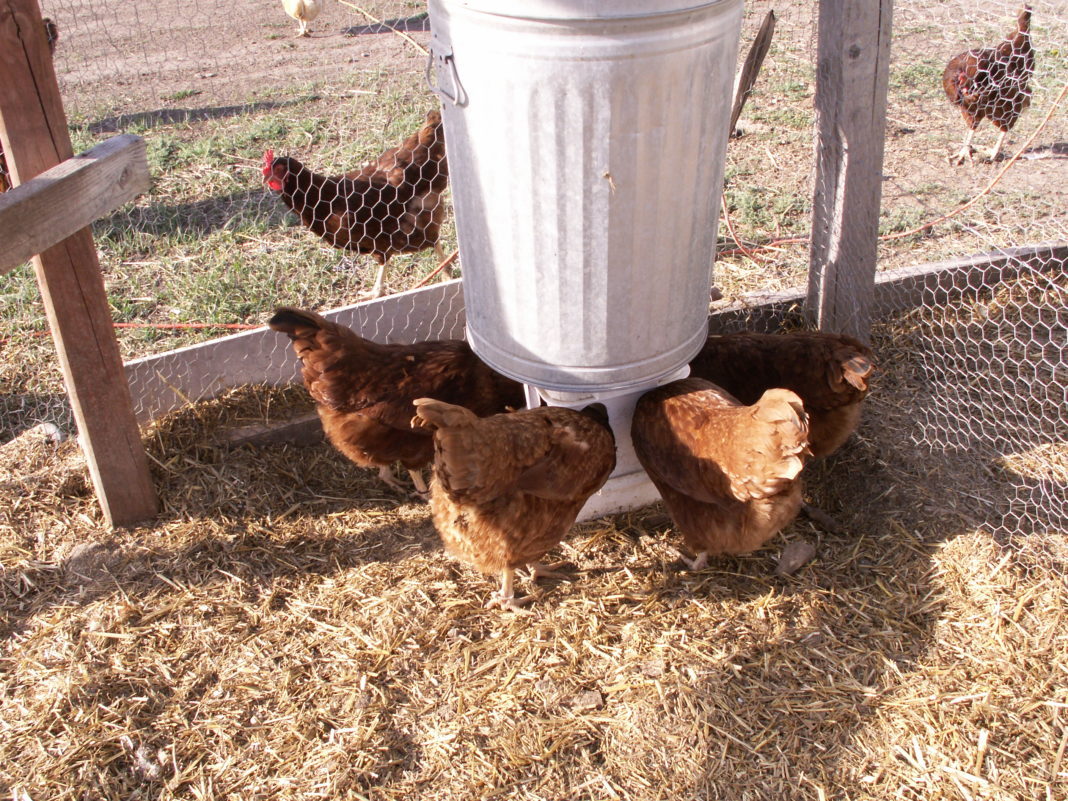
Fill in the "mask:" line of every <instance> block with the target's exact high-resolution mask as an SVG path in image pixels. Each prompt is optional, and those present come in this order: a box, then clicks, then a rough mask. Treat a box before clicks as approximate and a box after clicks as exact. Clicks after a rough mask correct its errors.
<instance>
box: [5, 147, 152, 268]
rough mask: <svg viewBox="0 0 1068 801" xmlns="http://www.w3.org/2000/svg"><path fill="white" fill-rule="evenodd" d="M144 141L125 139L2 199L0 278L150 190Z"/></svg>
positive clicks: (33, 180)
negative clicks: (1, 275)
mask: <svg viewBox="0 0 1068 801" xmlns="http://www.w3.org/2000/svg"><path fill="white" fill-rule="evenodd" d="M151 180H152V179H151V177H150V175H149V172H148V150H147V147H146V145H145V142H144V140H143V139H141V138H140V137H139V136H133V135H132V134H123V135H122V136H116V137H113V138H112V139H109V140H107V141H106V142H103V143H101V144H99V145H97V146H96V147H94V148H92V149H91V150H87V151H85V152H84V153H80V154H79V155H77V156H75V157H74V158H71V159H67V160H66V161H64V162H62V163H60V164H57V165H56V166H55V167H53V168H52V169H50V170H45V171H44V172H43V173H41V174H40V175H38V176H37V177H36V178H31V179H30V180H29V181H25V182H24V183H23V184H22V185H21V186H17V187H15V188H14V189H12V190H11V191H9V192H5V193H3V194H2V195H0V242H3V243H4V247H3V250H0V274H2V273H5V272H7V271H8V270H11V269H14V268H15V267H17V266H18V265H20V264H23V263H25V262H27V261H29V260H30V258H32V257H33V256H35V255H36V254H38V253H40V252H41V251H42V250H45V249H47V248H48V247H50V246H51V245H54V244H55V243H56V242H57V241H59V240H61V239H66V238H67V237H68V236H71V235H72V234H74V233H75V232H76V231H79V230H81V229H82V228H85V227H87V226H88V225H90V224H91V223H92V222H93V221H94V220H98V219H100V218H101V217H103V216H104V215H106V214H109V213H110V212H112V211H114V210H115V209H117V208H118V207H119V206H121V205H122V204H124V203H127V202H129V201H131V200H133V199H134V198H135V197H137V196H138V195H140V194H141V193H143V192H147V191H148V189H149V186H150V185H151Z"/></svg>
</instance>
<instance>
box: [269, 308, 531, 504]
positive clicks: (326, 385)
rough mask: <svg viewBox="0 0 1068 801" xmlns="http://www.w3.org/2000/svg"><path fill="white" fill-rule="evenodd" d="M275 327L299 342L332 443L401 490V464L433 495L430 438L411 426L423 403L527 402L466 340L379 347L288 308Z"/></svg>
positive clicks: (307, 380)
mask: <svg viewBox="0 0 1068 801" xmlns="http://www.w3.org/2000/svg"><path fill="white" fill-rule="evenodd" d="M268 325H270V327H271V328H273V329H274V330H275V331H281V332H283V333H285V334H287V335H288V336H289V338H290V339H291V340H293V349H294V350H295V351H296V353H297V356H299V357H300V360H301V364H302V367H301V373H302V375H303V377H304V385H305V386H306V387H307V388H308V392H309V393H310V394H311V396H312V398H313V399H314V400H315V403H316V408H317V410H318V412H319V417H320V419H321V420H322V421H323V431H324V432H325V433H326V437H327V439H329V440H330V442H331V443H332V444H333V445H334V447H336V448H337V449H338V450H339V451H341V452H342V453H343V454H345V456H347V457H348V458H349V459H351V460H352V461H354V462H355V463H356V464H358V465H361V466H363V467H378V468H379V471H378V474H379V477H380V478H381V479H382V480H383V481H384V482H386V483H387V484H388V485H389V486H391V487H394V488H395V489H403V488H402V487H401V485H400V484H399V483H398V481H397V479H396V477H395V476H394V475H393V472H392V470H391V468H390V466H391V465H392V464H393V463H394V462H400V463H401V464H403V465H404V467H405V468H407V470H408V472H409V474H410V475H411V477H412V481H413V482H414V483H415V487H416V489H417V490H418V491H419V492H420V493H425V492H426V491H427V487H426V484H425V482H424V481H423V477H422V475H421V474H420V473H419V469H420V468H422V467H424V466H426V465H428V464H429V463H430V461H431V459H432V458H433V455H434V444H433V438H432V436H431V432H429V431H427V430H425V429H422V428H413V427H412V425H411V420H412V415H413V414H414V412H415V410H414V407H413V406H412V401H413V400H415V399H416V398H423V397H428V396H429V397H435V398H441V399H443V400H446V401H450V402H453V403H461V404H464V405H465V406H467V407H468V408H470V409H471V410H472V411H473V412H474V413H475V414H477V415H489V414H496V413H497V412H503V411H506V410H507V409H509V408H521V407H522V406H523V404H524V394H523V385H522V384H519V383H517V382H515V381H512V380H511V379H509V378H505V377H504V376H502V375H499V374H497V373H495V372H494V371H493V370H491V369H490V368H489V367H487V366H486V365H485V364H484V363H483V362H482V361H481V360H480V359H479V358H478V357H477V356H475V354H474V353H473V352H472V351H471V348H470V347H469V346H468V344H467V343H466V342H463V341H461V340H440V341H432V342H419V343H416V344H414V345H379V344H377V343H375V342H371V341H370V340H367V339H364V338H363V337H361V336H359V335H358V334H356V332H354V331H352V330H351V329H349V328H346V327H345V326H343V325H338V324H337V323H332V322H330V321H329V320H327V319H326V318H324V317H321V316H319V315H318V314H314V313H313V312H308V311H301V310H300V309H293V308H288V307H283V308H280V309H278V310H277V311H276V312H275V315H274V316H273V317H272V318H271V319H270V321H269V322H268Z"/></svg>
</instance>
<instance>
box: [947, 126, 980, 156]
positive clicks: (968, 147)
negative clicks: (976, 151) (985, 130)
mask: <svg viewBox="0 0 1068 801" xmlns="http://www.w3.org/2000/svg"><path fill="white" fill-rule="evenodd" d="M973 136H975V129H974V128H968V134H967V136H965V137H964V144H963V145H961V148H960V150H958V151H957V152H956V154H955V155H952V156H950V157H949V162H950V164H958V165H959V164H963V163H964V161H965V159H967V160H968V161H971V160H972V152H973V151H972V137H973Z"/></svg>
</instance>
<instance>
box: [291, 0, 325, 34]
mask: <svg viewBox="0 0 1068 801" xmlns="http://www.w3.org/2000/svg"><path fill="white" fill-rule="evenodd" d="M282 8H284V9H285V12H286V13H287V14H288V15H289V16H291V17H292V18H293V19H295V20H296V21H297V22H298V23H299V27H298V28H297V36H310V35H311V34H310V32H309V31H308V24H309V23H310V22H312V21H314V20H315V18H316V17H318V16H319V12H320V11H322V10H323V4H322V0H282Z"/></svg>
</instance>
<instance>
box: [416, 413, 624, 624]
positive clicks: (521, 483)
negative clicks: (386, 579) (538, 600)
mask: <svg viewBox="0 0 1068 801" xmlns="http://www.w3.org/2000/svg"><path fill="white" fill-rule="evenodd" d="M415 408H416V414H417V415H418V418H419V420H420V421H422V424H423V425H425V426H427V427H428V428H432V429H434V477H433V480H432V481H431V485H430V507H431V511H432V512H433V516H434V525H435V526H436V527H437V530H438V532H439V533H440V534H441V538H442V540H443V541H444V543H445V547H446V548H447V549H448V550H449V551H450V552H451V553H452V554H453V555H454V556H456V557H457V558H458V559H460V560H461V561H463V562H466V563H468V564H470V565H473V566H474V567H475V568H476V569H478V570H480V571H481V572H483V573H498V574H500V576H501V589H500V591H499V592H497V593H495V594H494V595H493V597H492V598H491V599H490V601H489V603H487V604H486V605H487V606H499V607H500V608H501V609H510V610H512V611H519V610H520V609H521V608H522V607H523V605H524V604H525V603H527V602H528V601H529V598H524V599H520V600H517V599H516V597H515V589H514V580H515V571H516V569H517V568H520V567H522V566H524V565H528V566H530V567H531V579H532V580H536V579H537V577H538V575H539V574H540V575H552V573H551V571H549V570H546V568H545V567H543V566H541V565H539V564H538V563H537V560H538V559H540V558H541V557H542V556H544V555H545V554H546V553H547V552H548V551H549V550H551V549H552V548H554V547H555V546H556V545H558V544H559V543H560V541H561V540H562V539H563V537H564V535H565V534H566V533H567V531H568V529H570V528H571V526H572V524H573V523H574V522H575V518H576V517H578V513H579V512H580V511H581V510H582V507H583V505H584V504H585V503H586V501H587V499H588V498H589V497H590V496H591V495H593V493H595V492H596V491H597V490H599V489H600V488H601V486H602V485H603V484H604V483H605V481H606V480H607V479H608V475H609V474H610V473H611V472H612V470H613V468H614V467H615V463H616V455H615V438H614V437H613V436H612V430H611V428H609V426H608V414H607V412H606V411H605V410H604V407H603V406H600V405H594V406H589V407H587V408H585V409H583V410H582V411H581V412H579V411H574V410H572V409H564V408H561V407H557V406H542V407H539V408H537V409H527V410H523V411H518V412H514V413H512V414H498V415H494V416H493V417H486V418H481V419H480V418H479V417H478V416H476V415H475V414H474V413H472V412H471V410H469V409H464V408H462V407H460V406H454V405H451V404H448V403H443V402H442V401H440V400H432V399H430V398H420V399H419V400H416V401H415Z"/></svg>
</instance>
